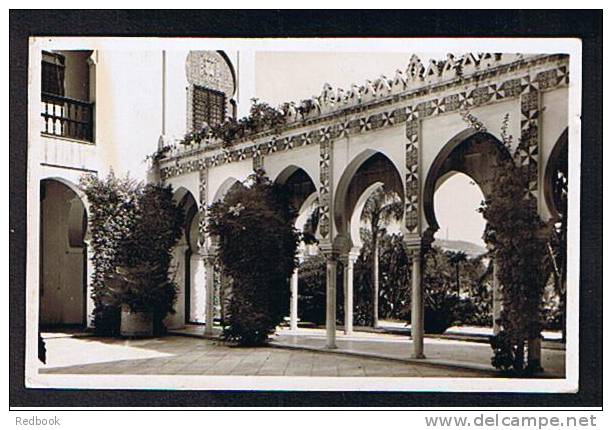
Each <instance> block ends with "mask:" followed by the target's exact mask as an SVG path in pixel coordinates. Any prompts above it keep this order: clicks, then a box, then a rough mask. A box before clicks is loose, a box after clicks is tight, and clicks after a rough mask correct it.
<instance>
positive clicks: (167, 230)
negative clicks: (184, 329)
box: [81, 172, 184, 335]
mask: <svg viewBox="0 0 612 430" xmlns="http://www.w3.org/2000/svg"><path fill="white" fill-rule="evenodd" d="M81 186H82V188H83V189H84V191H85V194H86V195H87V198H88V201H89V203H90V217H89V228H90V231H91V245H92V250H93V257H92V262H93V269H94V270H93V275H92V298H93V300H94V306H95V307H94V327H95V330H96V332H97V333H99V334H105V335H116V334H118V330H119V326H120V307H121V305H122V304H127V305H128V306H129V307H130V308H131V309H132V310H133V311H136V312H138V311H152V312H153V313H154V318H155V326H154V328H155V332H156V333H159V332H161V331H162V330H163V328H164V327H163V319H164V317H165V316H166V315H167V314H168V313H171V312H174V310H173V305H174V302H175V300H176V288H175V285H174V283H173V282H172V281H171V280H170V279H169V277H168V275H169V273H168V272H169V268H170V262H171V250H172V248H173V247H174V245H175V244H176V242H177V241H178V239H179V237H180V235H181V228H182V224H183V219H184V214H183V211H182V209H180V208H179V207H177V206H176V205H175V204H174V203H173V201H172V189H171V188H170V187H164V186H161V185H153V184H150V185H146V186H143V185H142V183H138V182H135V181H133V180H130V179H128V178H125V179H121V178H117V177H116V176H115V175H114V174H113V173H112V172H111V173H110V174H109V175H108V177H107V178H106V179H99V178H98V177H96V176H93V175H90V176H85V177H83V178H82V180H81Z"/></svg>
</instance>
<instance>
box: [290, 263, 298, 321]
mask: <svg viewBox="0 0 612 430" xmlns="http://www.w3.org/2000/svg"><path fill="white" fill-rule="evenodd" d="M298 280H299V278H298V268H297V267H296V268H295V270H294V271H293V275H291V302H290V303H289V320H290V324H289V327H290V329H291V330H292V331H295V330H297V328H298Z"/></svg>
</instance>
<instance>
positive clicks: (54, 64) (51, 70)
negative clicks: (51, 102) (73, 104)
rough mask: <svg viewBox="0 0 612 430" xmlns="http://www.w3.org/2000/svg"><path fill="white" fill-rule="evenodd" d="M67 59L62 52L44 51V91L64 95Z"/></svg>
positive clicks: (42, 81)
mask: <svg viewBox="0 0 612 430" xmlns="http://www.w3.org/2000/svg"><path fill="white" fill-rule="evenodd" d="M65 64H66V59H65V58H64V56H63V55H61V54H56V53H53V52H46V51H44V52H43V56H42V80H41V83H42V92H43V93H47V94H54V95H56V96H63V95H64V76H65Z"/></svg>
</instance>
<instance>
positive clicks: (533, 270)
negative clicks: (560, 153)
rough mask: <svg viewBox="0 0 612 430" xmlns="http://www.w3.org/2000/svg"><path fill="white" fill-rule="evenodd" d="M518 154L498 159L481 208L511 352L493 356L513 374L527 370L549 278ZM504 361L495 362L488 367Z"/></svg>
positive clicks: (543, 238) (525, 173) (538, 225)
mask: <svg viewBox="0 0 612 430" xmlns="http://www.w3.org/2000/svg"><path fill="white" fill-rule="evenodd" d="M502 136H503V137H504V142H503V144H504V146H505V147H506V148H507V149H511V147H512V145H511V142H510V139H509V138H507V137H506V136H507V134H506V132H505V131H504V130H502ZM520 150H521V144H520V143H519V145H518V147H517V148H516V149H515V150H514V151H513V152H512V154H513V156H512V157H510V156H506V157H504V156H500V157H499V160H498V162H497V165H496V168H495V175H494V178H493V181H492V183H491V184H490V185H491V186H490V193H489V195H488V196H487V199H486V201H485V202H484V204H483V206H482V208H481V212H482V214H483V216H484V218H485V220H486V221H487V226H486V229H485V241H486V242H487V243H488V244H489V245H490V246H491V248H492V249H493V251H492V257H493V258H494V259H495V264H497V268H498V269H497V272H498V277H499V282H500V284H501V291H502V297H503V298H502V303H503V310H502V314H501V323H502V329H503V330H504V332H505V334H504V336H505V337H506V338H507V342H506V343H505V344H507V345H510V347H511V351H510V352H508V351H504V352H503V353H502V352H500V351H499V348H498V349H494V351H495V354H496V355H500V354H504V355H505V356H507V355H508V354H512V355H513V360H514V361H513V369H514V370H515V371H516V372H522V371H523V370H524V369H525V367H526V363H525V353H524V351H525V345H526V343H527V342H528V341H529V340H532V339H536V338H538V337H539V336H540V332H541V330H542V321H541V313H542V295H543V292H544V287H545V285H546V282H547V279H548V277H549V274H550V259H549V258H548V250H547V245H546V240H547V237H546V230H545V228H546V226H545V224H544V223H543V221H542V220H541V219H540V216H539V214H538V212H537V208H536V205H535V203H534V201H533V199H529V198H526V193H527V190H528V173H529V170H528V167H525V166H521V164H520V163H519V162H518V153H519V151H520ZM507 152H509V151H507ZM507 152H506V153H507ZM504 360H505V359H504ZM504 360H502V359H501V358H500V359H496V358H494V359H493V363H500V362H504ZM538 365H539V364H538Z"/></svg>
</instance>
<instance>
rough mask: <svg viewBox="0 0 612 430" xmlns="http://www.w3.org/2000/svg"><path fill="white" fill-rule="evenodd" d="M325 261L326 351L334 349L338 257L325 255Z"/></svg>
mask: <svg viewBox="0 0 612 430" xmlns="http://www.w3.org/2000/svg"><path fill="white" fill-rule="evenodd" d="M325 259H326V261H327V272H326V280H325V281H326V293H325V295H326V298H327V312H326V316H325V332H326V340H327V341H326V344H325V347H326V348H328V349H335V348H336V269H337V264H338V261H337V260H338V255H337V254H336V253H333V252H330V253H326V254H325Z"/></svg>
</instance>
